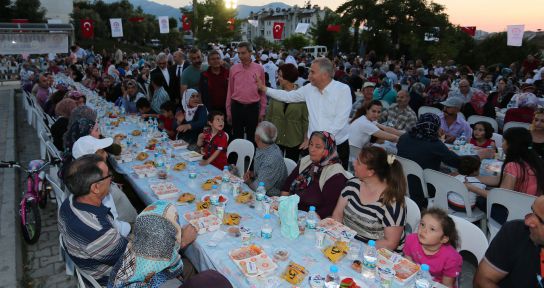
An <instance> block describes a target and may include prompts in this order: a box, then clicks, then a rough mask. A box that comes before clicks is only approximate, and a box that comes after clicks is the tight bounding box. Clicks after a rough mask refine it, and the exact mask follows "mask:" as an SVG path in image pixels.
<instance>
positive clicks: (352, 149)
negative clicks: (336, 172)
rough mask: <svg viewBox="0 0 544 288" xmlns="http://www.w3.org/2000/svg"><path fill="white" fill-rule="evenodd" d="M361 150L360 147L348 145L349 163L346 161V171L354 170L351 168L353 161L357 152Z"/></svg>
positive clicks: (357, 155)
mask: <svg viewBox="0 0 544 288" xmlns="http://www.w3.org/2000/svg"><path fill="white" fill-rule="evenodd" d="M360 152H361V148H358V147H355V146H353V145H349V163H348V171H354V170H353V169H354V168H353V161H354V160H355V159H357V157H359V153H360Z"/></svg>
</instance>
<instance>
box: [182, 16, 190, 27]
mask: <svg viewBox="0 0 544 288" xmlns="http://www.w3.org/2000/svg"><path fill="white" fill-rule="evenodd" d="M181 25H182V26H181V27H182V28H181V29H182V30H183V31H191V20H189V17H187V16H185V15H183V16H181Z"/></svg>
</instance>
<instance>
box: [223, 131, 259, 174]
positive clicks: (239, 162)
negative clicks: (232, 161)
mask: <svg viewBox="0 0 544 288" xmlns="http://www.w3.org/2000/svg"><path fill="white" fill-rule="evenodd" d="M232 152H235V153H236V154H237V155H238V159H236V168H238V173H240V176H243V175H244V173H245V172H246V168H245V159H246V157H249V166H251V162H252V161H253V155H255V146H253V143H251V142H250V141H248V140H245V139H234V140H232V142H230V144H229V147H227V157H228V156H229V155H230V153H232ZM249 166H248V167H249Z"/></svg>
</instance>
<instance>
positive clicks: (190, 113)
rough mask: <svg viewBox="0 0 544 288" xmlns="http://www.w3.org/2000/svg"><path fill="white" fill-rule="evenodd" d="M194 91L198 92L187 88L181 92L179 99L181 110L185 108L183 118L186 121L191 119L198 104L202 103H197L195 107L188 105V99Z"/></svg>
mask: <svg viewBox="0 0 544 288" xmlns="http://www.w3.org/2000/svg"><path fill="white" fill-rule="evenodd" d="M195 93H198V91H196V90H195V89H187V90H185V92H184V93H183V99H181V105H182V106H183V110H185V120H187V121H191V120H193V117H194V116H195V113H196V110H197V109H198V106H202V105H203V104H198V105H197V106H196V107H193V108H190V107H189V100H190V99H191V96H192V95H193V94H195Z"/></svg>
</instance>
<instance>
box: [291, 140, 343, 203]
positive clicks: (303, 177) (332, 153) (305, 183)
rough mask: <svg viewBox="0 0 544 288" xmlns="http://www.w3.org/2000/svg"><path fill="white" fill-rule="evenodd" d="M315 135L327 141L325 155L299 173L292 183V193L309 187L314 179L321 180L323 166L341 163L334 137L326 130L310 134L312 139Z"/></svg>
mask: <svg viewBox="0 0 544 288" xmlns="http://www.w3.org/2000/svg"><path fill="white" fill-rule="evenodd" d="M314 136H316V137H318V138H319V139H321V140H323V142H324V143H325V150H326V152H325V155H323V157H322V158H321V159H320V160H319V162H318V163H315V162H312V164H310V165H309V166H308V167H306V169H304V170H303V171H302V172H300V173H299V175H298V177H297V178H296V179H295V181H293V184H291V192H292V193H296V192H297V191H304V190H306V189H308V187H309V186H310V183H311V182H312V181H319V177H320V176H321V171H323V168H325V167H326V166H328V165H332V164H336V163H340V158H339V157H338V152H336V143H335V142H334V137H333V136H332V135H331V134H330V133H329V132H326V131H314V132H313V133H312V135H311V136H310V139H312V138H313V137H314Z"/></svg>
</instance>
